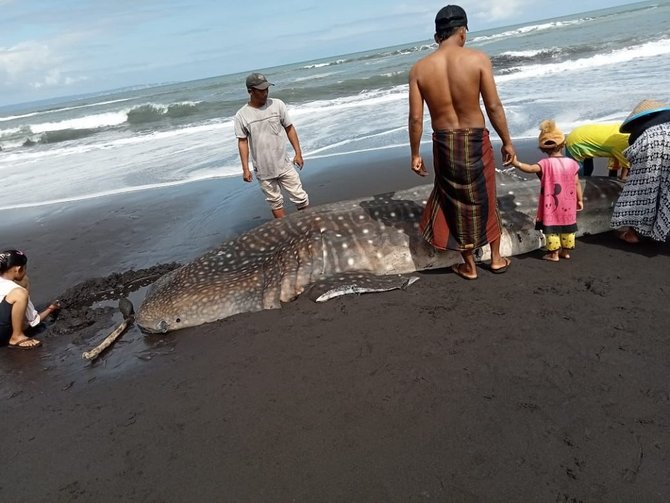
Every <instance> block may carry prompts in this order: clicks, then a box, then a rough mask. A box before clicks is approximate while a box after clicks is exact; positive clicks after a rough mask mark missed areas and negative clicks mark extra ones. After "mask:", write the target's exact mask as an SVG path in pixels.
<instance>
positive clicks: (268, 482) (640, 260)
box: [0, 142, 670, 502]
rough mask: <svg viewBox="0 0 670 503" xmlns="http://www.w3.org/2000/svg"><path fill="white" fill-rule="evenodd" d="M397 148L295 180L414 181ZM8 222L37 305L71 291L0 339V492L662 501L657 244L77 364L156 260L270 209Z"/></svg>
mask: <svg viewBox="0 0 670 503" xmlns="http://www.w3.org/2000/svg"><path fill="white" fill-rule="evenodd" d="M517 148H519V150H520V151H521V153H522V156H523V157H524V160H528V161H533V160H536V159H537V158H538V153H537V152H536V151H535V150H534V149H533V148H532V145H530V144H529V143H528V142H522V143H521V144H520V145H518V146H517ZM425 150H428V149H427V148H424V151H425ZM406 154H407V153H406V152H405V151H404V150H399V151H389V152H385V153H379V152H373V153H367V154H357V155H356V156H355V157H353V158H351V157H349V158H346V157H345V158H335V159H321V160H316V161H312V162H308V164H307V167H306V169H305V172H304V181H305V185H306V187H307V189H308V190H309V192H310V194H311V196H312V201H313V203H314V204H318V203H324V202H330V201H334V200H339V199H344V198H350V197H359V196H364V195H370V194H374V193H381V192H387V191H391V190H396V189H401V188H407V187H411V186H413V185H417V184H418V183H421V181H422V180H421V179H419V178H418V177H416V176H415V175H413V174H412V173H410V172H409V171H408V168H407V165H408V161H407V155H406ZM427 157H428V156H427ZM601 167H602V166H601ZM428 181H429V180H428ZM233 191H237V192H236V193H235V195H234V196H226V195H225V194H230V193H232V192H233ZM2 213H3V215H2V216H3V219H2V224H0V235H1V236H2V246H3V247H13V246H16V247H19V248H22V249H24V250H25V251H26V253H27V254H28V256H29V267H30V275H31V279H32V283H33V298H34V300H35V301H36V303H37V304H40V303H46V302H48V301H49V300H51V299H52V298H55V297H61V298H64V299H66V301H67V303H68V308H67V309H64V310H63V312H62V313H61V314H60V316H59V317H58V318H57V319H56V320H55V321H54V320H50V321H49V322H48V323H47V324H46V326H45V327H43V328H42V330H41V333H40V334H39V337H40V338H41V339H42V340H43V341H44V343H45V344H44V347H43V348H41V349H40V350H38V351H30V352H28V351H26V352H19V351H15V350H9V349H7V348H0V369H2V370H1V372H2V374H1V375H2V377H1V382H0V435H1V437H2V439H3V440H2V444H0V445H2V449H1V451H2V454H3V468H2V470H0V500H2V501H73V500H75V499H76V500H78V501H194V500H198V501H402V502H404V501H423V500H432V501H550V502H569V501H585V502H586V501H588V502H591V501H645V502H655V501H659V502H661V501H668V500H669V499H670V429H669V426H670V425H669V421H670V420H669V419H668V418H670V385H669V384H668V383H669V382H670V350H669V344H668V334H669V333H670V302H668V301H669V300H670V287H668V278H670V246H669V245H668V244H657V243H651V242H644V243H642V244H640V245H638V246H629V245H626V244H624V243H622V242H620V241H619V240H617V239H616V238H615V237H614V236H613V235H612V234H611V233H609V234H604V235H600V236H591V237H587V238H583V239H579V240H578V244H577V249H576V251H575V253H574V255H573V259H572V260H571V261H563V262H560V263H558V264H553V263H547V262H545V261H542V260H540V256H541V253H540V252H538V253H537V254H529V255H527V256H522V257H517V258H515V259H514V262H513V265H512V267H511V268H510V270H509V271H508V272H507V273H506V274H504V275H492V274H490V273H487V272H486V271H485V270H481V271H480V278H479V279H478V280H477V281H475V282H466V281H463V280H461V279H459V278H458V277H456V276H455V275H453V274H449V273H446V272H444V271H433V272H430V273H421V274H420V280H419V281H418V282H417V283H416V284H414V285H413V286H412V287H410V288H409V289H408V290H406V291H393V292H389V293H385V294H374V295H372V294H371V295H363V296H349V297H344V298H340V299H336V300H332V301H330V302H327V303H325V304H315V303H313V302H311V301H310V300H309V299H307V298H306V297H302V298H299V299H298V300H297V301H295V302H293V303H290V304H287V305H285V306H284V307H283V309H281V310H276V311H265V312H260V313H250V314H243V315H238V316H235V317H232V318H229V319H226V320H223V321H221V322H218V323H213V324H210V325H206V326H202V327H198V328H194V329H186V330H183V331H180V332H175V333H173V334H169V335H167V336H145V335H142V334H141V333H140V332H139V330H138V329H137V328H136V327H132V328H131V329H130V330H129V331H128V332H126V333H125V334H124V335H123V336H122V337H121V339H120V340H119V341H118V342H117V343H116V344H115V345H114V346H112V347H111V348H110V349H109V350H108V351H107V352H106V353H104V354H103V356H102V357H101V358H100V359H99V360H98V361H97V362H95V363H94V364H89V363H87V362H85V361H84V360H82V359H81V353H82V352H83V351H86V350H87V349H90V348H91V347H92V346H94V345H96V344H97V343H98V342H100V340H102V338H104V336H105V335H106V334H107V333H109V332H110V331H111V330H112V329H113V328H114V326H115V325H116V324H118V323H119V322H120V321H121V315H120V314H119V313H118V309H117V308H116V305H117V299H118V297H119V296H121V295H129V296H130V298H131V300H133V302H135V304H136V305H137V304H138V303H139V302H140V301H141V298H142V295H143V292H144V290H143V289H142V288H139V287H141V286H143V285H145V284H147V283H148V282H150V281H151V280H152V279H153V277H155V275H156V274H157V273H159V272H160V271H162V270H166V269H169V268H171V267H174V266H175V265H176V263H178V262H182V263H183V262H186V261H188V260H191V259H192V258H194V257H196V256H198V255H200V254H201V253H204V252H205V251H207V250H208V249H210V248H212V247H214V246H216V245H217V244H219V243H220V242H221V241H223V240H224V239H226V238H228V237H232V236H234V235H237V234H239V233H240V232H242V231H245V230H247V229H250V228H252V227H254V226H257V225H259V224H260V223H262V222H264V221H266V220H267V219H268V217H269V212H268V210H267V208H266V207H265V203H264V201H263V200H262V197H261V195H260V192H259V190H258V188H257V186H256V185H255V184H251V185H244V184H243V183H242V182H241V180H237V179H236V180H213V181H208V182H200V183H194V184H189V185H186V186H182V187H172V188H169V189H164V190H160V191H152V192H143V193H132V194H128V195H125V196H116V197H110V198H104V199H100V200H95V201H88V202H82V203H77V204H71V205H64V206H58V207H45V208H38V209H35V210H30V211H29V210H22V211H21V212H2ZM138 288H139V289H138ZM133 290H134V291H133ZM100 299H109V300H100Z"/></svg>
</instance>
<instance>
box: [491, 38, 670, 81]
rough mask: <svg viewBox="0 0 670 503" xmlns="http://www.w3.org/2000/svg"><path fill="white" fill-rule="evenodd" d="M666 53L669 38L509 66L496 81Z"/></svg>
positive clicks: (597, 66)
mask: <svg viewBox="0 0 670 503" xmlns="http://www.w3.org/2000/svg"><path fill="white" fill-rule="evenodd" d="M666 54H670V39H662V40H658V41H655V42H647V43H646V44H642V45H640V46H634V47H626V48H624V49H618V50H615V51H612V52H610V53H608V54H597V55H595V56H591V57H589V58H581V59H576V60H570V61H563V62H561V63H548V64H539V65H525V66H519V67H515V68H510V69H509V70H508V71H509V73H508V74H506V75H500V76H497V77H496V81H497V82H507V81H511V80H520V79H528V78H543V77H546V76H548V75H554V74H562V73H564V72H575V71H579V72H582V71H586V70H591V69H594V68H599V67H603V66H621V65H622V64H624V63H628V62H630V61H637V60H640V59H647V58H654V57H657V56H664V55H666Z"/></svg>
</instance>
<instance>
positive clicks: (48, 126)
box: [30, 112, 128, 134]
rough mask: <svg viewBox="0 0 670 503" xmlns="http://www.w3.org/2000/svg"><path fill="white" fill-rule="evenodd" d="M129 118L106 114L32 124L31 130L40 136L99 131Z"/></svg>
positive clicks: (121, 114) (123, 114) (121, 113)
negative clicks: (64, 132) (90, 130)
mask: <svg viewBox="0 0 670 503" xmlns="http://www.w3.org/2000/svg"><path fill="white" fill-rule="evenodd" d="M127 118H128V116H127V115H126V113H125V112H106V113H102V114H94V115H87V116H86V117H78V118H75V119H68V120H63V121H58V122H42V123H39V124H32V125H31V126H30V130H31V131H32V132H33V133H35V134H39V133H44V132H46V131H62V130H63V129H98V128H101V127H109V126H118V125H119V124H123V123H124V122H126V120H127Z"/></svg>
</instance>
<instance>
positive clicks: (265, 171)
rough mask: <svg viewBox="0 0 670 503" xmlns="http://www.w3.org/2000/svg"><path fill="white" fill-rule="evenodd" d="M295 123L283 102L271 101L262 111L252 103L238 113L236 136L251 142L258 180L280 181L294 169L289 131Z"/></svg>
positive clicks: (252, 158)
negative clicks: (289, 152)
mask: <svg viewBox="0 0 670 503" xmlns="http://www.w3.org/2000/svg"><path fill="white" fill-rule="evenodd" d="M291 124H292V122H291V119H290V118H289V116H288V112H287V111H286V105H285V104H284V102H283V101H282V100H278V99H270V98H268V101H267V102H266V103H265V105H264V106H263V107H261V108H254V107H252V106H250V105H249V104H248V103H247V104H246V105H244V106H243V107H242V108H240V109H239V110H238V111H237V113H236V114H235V136H237V137H238V138H248V139H249V149H250V151H251V160H252V162H253V166H254V171H255V172H256V177H257V178H258V179H259V180H267V179H271V178H277V177H278V176H280V175H282V174H284V173H286V172H287V171H288V170H289V169H293V163H292V161H291V158H290V157H289V156H288V153H287V151H286V142H287V137H286V131H285V130H284V128H287V127H289V126H290V125H291Z"/></svg>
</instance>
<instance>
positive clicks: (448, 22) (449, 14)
mask: <svg viewBox="0 0 670 503" xmlns="http://www.w3.org/2000/svg"><path fill="white" fill-rule="evenodd" d="M459 26H465V29H466V30H467V29H468V16H467V15H466V14H465V11H464V10H463V8H462V7H459V6H458V5H447V6H446V7H442V8H441V9H440V11H439V12H438V13H437V16H435V31H436V32H441V31H446V30H448V29H449V28H456V27H459Z"/></svg>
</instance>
